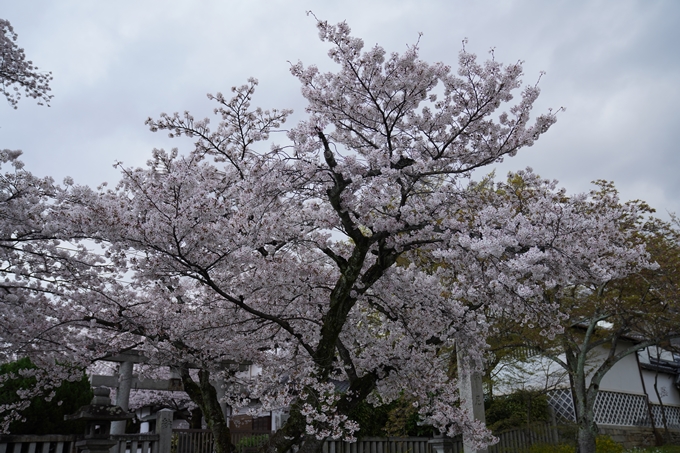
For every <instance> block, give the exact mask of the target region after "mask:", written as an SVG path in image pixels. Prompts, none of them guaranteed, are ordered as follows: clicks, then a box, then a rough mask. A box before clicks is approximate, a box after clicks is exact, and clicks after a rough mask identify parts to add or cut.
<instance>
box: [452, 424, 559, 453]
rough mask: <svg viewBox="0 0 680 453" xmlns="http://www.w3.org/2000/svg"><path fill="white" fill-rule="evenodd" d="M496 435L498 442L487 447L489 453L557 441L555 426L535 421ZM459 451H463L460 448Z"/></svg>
mask: <svg viewBox="0 0 680 453" xmlns="http://www.w3.org/2000/svg"><path fill="white" fill-rule="evenodd" d="M496 437H497V438H498V439H499V440H498V443H496V444H494V445H491V446H490V447H488V452H489V453H515V452H521V451H523V450H526V449H527V448H529V447H531V446H532V445H534V444H550V445H555V444H558V443H559V436H558V434H557V428H556V427H555V425H551V424H548V423H535V424H533V425H531V427H528V428H517V429H511V430H508V431H503V432H501V433H498V434H496ZM461 444H462V442H461ZM460 451H461V452H462V451H463V450H462V448H461V450H460ZM454 453H456V452H455V450H454Z"/></svg>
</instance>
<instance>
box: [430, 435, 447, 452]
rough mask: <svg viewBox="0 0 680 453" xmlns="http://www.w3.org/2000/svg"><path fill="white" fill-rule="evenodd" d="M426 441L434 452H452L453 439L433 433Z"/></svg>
mask: <svg viewBox="0 0 680 453" xmlns="http://www.w3.org/2000/svg"><path fill="white" fill-rule="evenodd" d="M427 443H428V444H430V445H431V446H432V451H433V452H434V453H453V440H451V439H450V438H448V437H446V436H443V435H441V434H435V436H434V437H433V438H432V439H430V440H428V441H427Z"/></svg>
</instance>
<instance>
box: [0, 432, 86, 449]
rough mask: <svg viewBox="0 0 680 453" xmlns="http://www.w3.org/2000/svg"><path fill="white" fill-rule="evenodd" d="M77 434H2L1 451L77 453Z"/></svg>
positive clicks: (0, 438) (0, 440)
mask: <svg viewBox="0 0 680 453" xmlns="http://www.w3.org/2000/svg"><path fill="white" fill-rule="evenodd" d="M75 440H76V437H75V436H60V435H48V436H33V435H24V436H2V437H0V453H76V448H75Z"/></svg>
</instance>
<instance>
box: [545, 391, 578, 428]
mask: <svg viewBox="0 0 680 453" xmlns="http://www.w3.org/2000/svg"><path fill="white" fill-rule="evenodd" d="M548 404H550V406H551V407H552V409H553V411H554V412H555V418H556V419H557V420H558V421H562V422H575V421H576V410H574V400H573V398H572V397H571V389H557V390H551V391H550V392H548Z"/></svg>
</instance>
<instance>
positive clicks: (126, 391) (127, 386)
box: [111, 361, 134, 434]
mask: <svg viewBox="0 0 680 453" xmlns="http://www.w3.org/2000/svg"><path fill="white" fill-rule="evenodd" d="M133 368H134V362H132V361H128V362H121V364H120V366H119V367H118V390H117V391H116V406H119V407H120V408H121V409H123V410H124V411H126V412H127V411H128V410H129V409H130V390H131V389H132V369H133ZM125 425H126V422H125V421H119V422H113V423H111V434H125Z"/></svg>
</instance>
